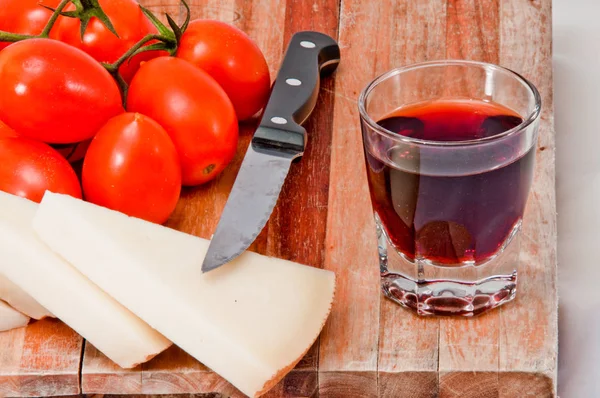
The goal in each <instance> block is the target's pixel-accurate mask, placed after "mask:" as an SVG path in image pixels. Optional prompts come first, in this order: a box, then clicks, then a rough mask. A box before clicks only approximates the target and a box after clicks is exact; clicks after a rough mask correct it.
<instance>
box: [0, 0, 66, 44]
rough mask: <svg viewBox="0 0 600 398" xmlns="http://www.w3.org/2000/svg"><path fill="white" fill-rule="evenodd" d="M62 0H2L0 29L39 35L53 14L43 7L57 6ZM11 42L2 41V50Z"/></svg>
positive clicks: (0, 3)
mask: <svg viewBox="0 0 600 398" xmlns="http://www.w3.org/2000/svg"><path fill="white" fill-rule="evenodd" d="M59 3H60V0H0V30H2V31H5V32H11V33H21V34H25V35H39V34H40V33H42V30H44V27H45V26H46V23H48V20H49V19H50V17H51V16H52V11H50V10H48V9H46V8H44V7H42V6H41V5H42V4H43V5H45V6H48V7H56V6H58V4H59ZM9 44H10V43H0V50H2V49H3V48H4V47H6V46H8V45H9Z"/></svg>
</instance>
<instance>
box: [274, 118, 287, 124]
mask: <svg viewBox="0 0 600 398" xmlns="http://www.w3.org/2000/svg"><path fill="white" fill-rule="evenodd" d="M271 121H272V122H273V123H275V124H286V123H287V120H286V119H285V118H283V117H279V116H275V117H272V118H271Z"/></svg>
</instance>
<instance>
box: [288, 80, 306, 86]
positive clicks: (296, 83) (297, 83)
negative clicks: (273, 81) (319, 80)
mask: <svg viewBox="0 0 600 398" xmlns="http://www.w3.org/2000/svg"><path fill="white" fill-rule="evenodd" d="M285 82H286V83H287V84H289V85H290V86H299V85H301V84H302V82H301V81H300V80H298V79H294V78H290V79H286V80H285Z"/></svg>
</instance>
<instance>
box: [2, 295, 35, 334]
mask: <svg viewBox="0 0 600 398" xmlns="http://www.w3.org/2000/svg"><path fill="white" fill-rule="evenodd" d="M28 323H29V317H28V316H27V315H24V314H22V313H20V312H19V311H17V310H15V309H14V308H12V307H11V306H10V305H8V304H6V303H5V302H4V301H1V300H0V332H5V331H7V330H11V329H16V328H20V327H23V326H27V324H28Z"/></svg>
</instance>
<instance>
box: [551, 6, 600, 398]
mask: <svg viewBox="0 0 600 398" xmlns="http://www.w3.org/2000/svg"><path fill="white" fill-rule="evenodd" d="M553 8H554V9H553V15H554V16H553V25H554V26H553V29H554V31H553V32H554V33H553V36H554V94H555V97H554V99H555V122H556V138H557V204H558V267H559V268H558V269H559V297H560V298H559V356H558V360H559V366H558V392H559V395H560V396H561V398H588V397H589V398H593V397H600V0H554V2H553Z"/></svg>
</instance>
